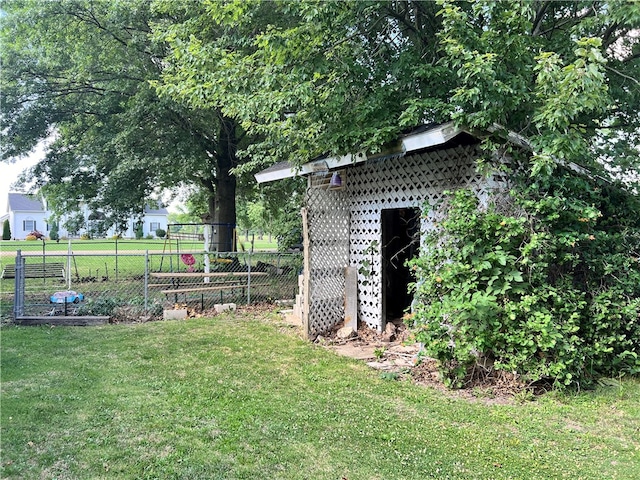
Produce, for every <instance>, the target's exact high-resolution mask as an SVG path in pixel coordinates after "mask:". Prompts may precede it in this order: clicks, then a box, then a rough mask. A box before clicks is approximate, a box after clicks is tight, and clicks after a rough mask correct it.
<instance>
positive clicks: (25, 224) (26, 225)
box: [22, 220, 36, 232]
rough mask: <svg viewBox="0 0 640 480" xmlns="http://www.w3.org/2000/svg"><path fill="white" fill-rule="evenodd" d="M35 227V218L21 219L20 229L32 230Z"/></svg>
mask: <svg viewBox="0 0 640 480" xmlns="http://www.w3.org/2000/svg"><path fill="white" fill-rule="evenodd" d="M35 229H36V221H35V220H23V221H22V230H24V231H25V232H33V231H34V230H35Z"/></svg>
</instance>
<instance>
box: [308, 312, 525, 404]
mask: <svg viewBox="0 0 640 480" xmlns="http://www.w3.org/2000/svg"><path fill="white" fill-rule="evenodd" d="M391 323H392V325H393V326H392V327H388V328H387V330H386V331H385V332H383V333H380V332H377V331H376V330H373V329H371V328H369V327H368V326H367V325H362V326H360V327H359V328H358V331H357V332H356V333H355V334H354V335H353V336H350V337H349V338H340V337H339V336H338V331H339V330H340V328H341V325H339V326H337V327H335V328H334V330H333V331H332V332H331V333H330V334H329V335H327V336H319V337H318V338H317V339H316V343H318V344H320V345H323V346H324V347H326V348H328V349H330V350H332V351H334V352H336V353H337V354H338V355H343V356H346V357H350V358H354V359H357V360H362V361H364V362H366V364H367V365H368V366H370V367H371V368H374V369H376V370H379V371H380V372H381V373H380V374H381V376H383V377H384V378H388V379H404V380H410V381H411V382H413V383H414V384H416V385H422V386H425V387H429V388H434V389H436V390H438V391H440V392H443V393H445V394H446V395H449V396H451V397H456V398H464V399H467V400H469V401H480V402H483V403H486V404H511V403H514V401H515V400H516V399H517V398H518V397H519V396H522V393H523V392H525V393H526V392H527V391H528V390H527V388H528V387H526V386H525V385H524V384H522V382H520V381H519V380H518V379H517V378H515V377H513V376H511V375H508V374H507V375H505V374H502V373H500V372H495V371H494V372H487V371H486V370H484V369H477V370H475V371H471V372H469V376H468V378H467V379H466V381H465V384H464V386H463V388H460V389H455V390H454V389H450V388H448V387H446V386H445V385H444V383H443V381H442V376H441V375H440V372H439V371H438V362H437V361H436V360H434V359H432V358H429V357H426V356H424V355H422V354H421V347H420V344H418V343H416V342H415V341H413V340H412V338H411V335H410V332H409V331H408V330H407V328H406V326H405V325H404V323H403V322H402V320H401V319H398V320H394V321H393V322H391Z"/></svg>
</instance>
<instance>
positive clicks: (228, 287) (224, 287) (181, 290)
mask: <svg viewBox="0 0 640 480" xmlns="http://www.w3.org/2000/svg"><path fill="white" fill-rule="evenodd" d="M268 286H269V284H268V283H263V284H251V288H254V287H268ZM236 288H247V284H246V283H243V284H240V285H232V284H228V285H215V286H212V287H194V288H172V289H168V290H161V293H164V294H165V295H170V294H172V293H188V292H215V291H220V290H233V289H236Z"/></svg>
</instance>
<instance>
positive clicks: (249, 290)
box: [247, 252, 251, 305]
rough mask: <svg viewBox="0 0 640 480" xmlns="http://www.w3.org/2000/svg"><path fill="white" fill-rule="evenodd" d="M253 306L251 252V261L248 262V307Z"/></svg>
mask: <svg viewBox="0 0 640 480" xmlns="http://www.w3.org/2000/svg"><path fill="white" fill-rule="evenodd" d="M250 304H251V252H249V261H248V262H247V305H250Z"/></svg>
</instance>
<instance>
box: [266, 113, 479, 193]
mask: <svg viewBox="0 0 640 480" xmlns="http://www.w3.org/2000/svg"><path fill="white" fill-rule="evenodd" d="M463 133H467V134H468V133H469V132H468V131H467V130H464V129H462V128H460V127H456V126H455V125H454V123H453V122H447V123H443V124H440V125H433V124H432V125H424V126H422V127H419V128H417V129H416V130H413V131H411V132H409V133H407V134H405V135H403V136H401V137H400V138H399V139H398V141H397V142H396V143H394V144H392V145H390V146H388V147H387V148H386V149H383V150H382V151H381V152H378V153H375V154H366V153H365V152H359V153H356V154H355V155H352V154H347V155H341V156H337V157H322V158H320V159H316V160H312V161H310V162H307V163H304V164H302V165H300V166H299V167H296V166H294V165H292V164H291V163H289V162H280V163H276V164H275V165H272V166H271V167H269V168H266V169H265V170H262V171H260V172H258V173H256V174H255V178H256V181H257V182H258V183H266V182H272V181H275V180H282V179H284V178H291V177H295V176H304V175H310V174H312V173H314V172H319V171H328V170H333V169H336V168H341V167H346V166H350V165H355V164H358V163H362V162H366V161H368V160H374V159H375V160H378V159H382V158H387V157H398V156H404V155H406V154H407V153H411V152H416V151H419V150H424V149H427V148H432V147H437V146H440V145H444V144H445V143H447V142H449V141H451V140H453V139H454V138H455V137H457V136H458V135H461V134H463Z"/></svg>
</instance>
